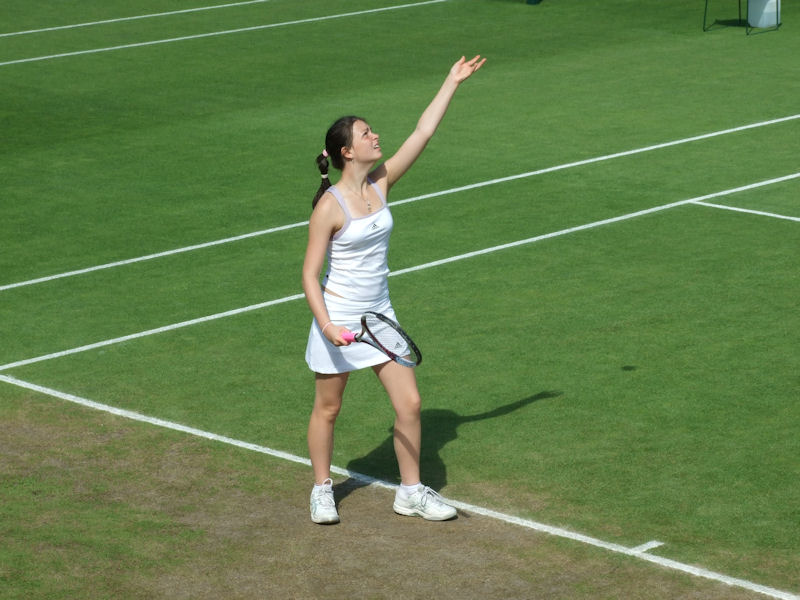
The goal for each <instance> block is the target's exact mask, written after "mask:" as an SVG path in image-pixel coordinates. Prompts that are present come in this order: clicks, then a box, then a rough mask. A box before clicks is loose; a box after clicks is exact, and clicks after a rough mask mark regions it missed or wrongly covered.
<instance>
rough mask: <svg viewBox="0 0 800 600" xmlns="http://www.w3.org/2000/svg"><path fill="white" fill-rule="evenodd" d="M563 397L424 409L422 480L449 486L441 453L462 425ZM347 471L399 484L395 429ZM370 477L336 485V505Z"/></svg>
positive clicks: (540, 396)
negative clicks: (479, 407)
mask: <svg viewBox="0 0 800 600" xmlns="http://www.w3.org/2000/svg"><path fill="white" fill-rule="evenodd" d="M561 394H562V392H555V391H545V392H539V393H538V394H534V395H533V396H528V397H527V398H523V399H522V400H517V401H516V402H511V403H510V404H506V405H504V406H499V407H497V408H494V409H492V410H489V411H486V412H482V413H478V414H474V415H459V414H458V413H456V412H455V411H452V410H447V409H426V410H423V411H422V414H421V418H422V454H421V456H420V468H421V471H422V481H423V482H424V483H425V485H428V486H430V487H432V488H433V489H435V490H439V489H441V488H443V487H444V486H445V485H446V484H447V467H446V465H445V464H444V461H443V460H442V458H441V456H440V451H441V450H442V448H444V447H445V446H446V445H447V443H448V442H451V441H452V440H455V439H456V438H458V428H459V427H460V426H461V425H465V424H467V423H475V422H478V421H486V420H488V419H496V418H499V417H503V416H506V415H509V414H511V413H513V412H516V411H518V410H520V409H521V408H524V407H526V406H528V405H529V404H533V403H534V402H538V401H539V400H546V399H548V398H557V397H558V396H561ZM347 470H348V471H351V472H353V473H354V474H355V473H358V474H364V475H367V476H368V478H374V479H380V480H382V481H388V482H390V483H400V482H399V478H398V473H397V459H396V458H395V454H394V440H393V437H392V429H391V428H390V429H389V435H388V436H387V438H386V439H385V440H384V441H383V442H382V443H381V445H380V446H378V447H377V448H375V449H374V450H372V451H371V452H370V453H369V454H367V455H365V456H362V457H361V458H356V459H353V460H351V461H350V462H349V463H348V464H347ZM368 478H359V477H357V476H354V477H349V478H348V479H347V480H345V481H343V482H341V483H338V484H336V485H335V486H334V490H335V497H336V501H337V503H338V502H339V501H340V500H342V499H343V498H345V497H347V496H348V495H349V494H351V493H352V492H353V491H355V490H357V489H359V488H362V487H366V486H367V485H369V484H370V481H369V480H368Z"/></svg>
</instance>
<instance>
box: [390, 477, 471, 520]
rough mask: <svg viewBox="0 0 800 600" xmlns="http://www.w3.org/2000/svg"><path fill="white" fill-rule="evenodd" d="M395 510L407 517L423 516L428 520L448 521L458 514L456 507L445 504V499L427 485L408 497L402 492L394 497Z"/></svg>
mask: <svg viewBox="0 0 800 600" xmlns="http://www.w3.org/2000/svg"><path fill="white" fill-rule="evenodd" d="M393 508H394V512H396V513H397V514H399V515H405V516H407V517H422V518H423V519H427V520H428V521H447V520H448V519H452V518H453V517H455V516H456V509H455V508H453V507H452V506H450V505H449V504H445V502H444V499H443V498H442V497H441V496H440V495H439V494H437V493H436V492H434V491H433V490H432V489H431V488H429V487H428V486H425V485H420V486H419V488H417V491H416V492H414V493H413V494H411V495H410V496H408V497H404V495H401V494H400V490H398V492H397V493H396V494H395V497H394V506H393Z"/></svg>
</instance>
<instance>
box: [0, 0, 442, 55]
mask: <svg viewBox="0 0 800 600" xmlns="http://www.w3.org/2000/svg"><path fill="white" fill-rule="evenodd" d="M441 2H447V0H425V2H416V3H414V4H400V5H397V6H384V7H381V8H371V9H368V10H359V11H354V12H349V13H339V14H336V15H327V16H324V17H311V18H308V19H297V20H294V21H284V22H283V23H269V24H267V25H254V26H252V27H241V28H239V29H228V30H225V31H212V32H211V33H198V34H195V35H184V36H181V37H176V38H168V39H164V40H152V41H149V42H137V43H134V44H122V45H120V46H110V47H108V48H93V49H91V50H77V51H75V52H63V53H61V54H50V55H47V56H34V57H31V58H20V59H17V60H9V61H5V62H0V67H5V66H7V65H18V64H21V63H29V62H39V61H43V60H52V59H54V58H66V57H68V56H81V55H84V54H98V53H101V52H113V51H115V50H126V49H128V48H142V47H145V46H156V45H158V44H171V43H173V42H185V41H187V40H199V39H202V38H209V37H217V36H222V35H232V34H235V33H246V32H250V31H261V30H263V29H274V28H276V27H285V26H287V25H302V24H304V23H319V22H321V21H329V20H331V19H341V18H344V17H356V16H359V15H366V14H370V13H378V12H385V11H389V10H397V9H400V8H413V7H417V6H425V5H426V4H439V3H441Z"/></svg>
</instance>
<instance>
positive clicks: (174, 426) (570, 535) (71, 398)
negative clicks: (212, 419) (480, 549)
mask: <svg viewBox="0 0 800 600" xmlns="http://www.w3.org/2000/svg"><path fill="white" fill-rule="evenodd" d="M0 381H4V382H6V383H9V384H11V385H15V386H17V387H21V388H24V389H27V390H30V391H34V392H38V393H41V394H44V395H47V396H51V397H53V398H58V399H60V400H66V401H67V402H72V403H74V404H78V405H81V406H84V407H86V408H91V409H94V410H98V411H101V412H106V413H110V414H113V415H116V416H119V417H123V418H125V419H131V420H133V421H139V422H141V423H147V424H150V425H155V426H157V427H163V428H165V429H171V430H173V431H179V432H181V433H186V434H189V435H193V436H196V437H200V438H204V439H207V440H211V441H215V442H221V443H223V444H228V445H231V446H235V447H237V448H242V449H245V450H251V451H253V452H259V453H261V454H267V455H269V456H274V457H276V458H280V459H283V460H288V461H291V462H295V463H299V464H302V465H306V466H311V461H310V460H309V459H307V458H303V457H301V456H297V455H295V454H290V453H288V452H283V451H281V450H274V449H272V448H267V447H265V446H259V445H257V444H251V443H249V442H243V441H240V440H236V439H233V438H230V437H226V436H222V435H217V434H215V433H210V432H208V431H203V430H201V429H195V428H194V427H188V426H186V425H180V424H179V423H173V422H171V421H165V420H163V419H158V418H155V417H148V416H146V415H143V414H141V413H137V412H133V411H130V410H125V409H121V408H116V407H114V406H109V405H107V404H101V403H99V402H94V401H93V400H88V399H86V398H81V397H80V396H75V395H73V394H67V393H65V392H59V391H58V390H54V389H52V388H47V387H44V386H40V385H36V384H34V383H29V382H27V381H23V380H21V379H17V378H16V377H9V376H8V375H0ZM331 471H332V472H333V473H336V474H337V475H342V476H346V477H352V478H353V479H357V480H359V481H363V482H365V483H368V484H370V485H375V486H378V487H382V488H387V489H392V490H393V489H396V488H397V486H396V485H395V484H392V483H389V482H387V481H383V480H380V479H376V478H374V477H370V476H368V475H364V474H362V473H357V472H355V471H349V470H347V469H342V468H340V467H336V466H333V465H332V466H331ZM447 501H448V502H449V503H450V504H452V505H453V506H454V507H456V508H459V509H461V510H464V511H467V512H471V513H474V514H478V515H482V516H485V517H489V518H492V519H495V520H498V521H503V522H505V523H509V524H511V525H518V526H520V527H525V528H527V529H532V530H534V531H538V532H541V533H547V534H549V535H552V536H556V537H560V538H566V539H569V540H572V541H575V542H580V543H583V544H588V545H590V546H595V547H598V548H603V549H605V550H610V551H611V552H616V553H619V554H624V555H626V556H630V557H633V558H638V559H640V560H645V561H648V562H651V563H654V564H657V565H659V566H661V567H664V568H667V569H672V570H674V571H681V572H683V573H687V574H689V575H694V576H696V577H701V578H704V579H709V580H712V581H715V582H718V583H724V584H726V585H729V586H732V587H739V588H743V589H746V590H750V591H753V592H758V593H760V594H764V595H766V596H771V597H772V598H777V599H779V600H800V596H797V595H795V594H792V593H789V592H784V591H781V590H778V589H775V588H771V587H767V586H764V585H760V584H757V583H753V582H752V581H747V580H745V579H738V578H736V577H730V576H728V575H724V574H722V573H716V572H714V571H709V570H708V569H704V568H701V567H696V566H693V565H687V564H684V563H681V562H678V561H675V560H671V559H668V558H662V557H660V556H654V555H651V554H648V553H647V551H648V550H651V549H653V548H655V547H658V546H661V545H662V543H661V542H656V541H652V542H647V543H646V544H642V545H641V546H636V547H635V548H628V547H626V546H622V545H620V544H615V543H613V542H606V541H604V540H600V539H598V538H594V537H590V536H587V535H583V534H581V533H576V532H573V531H570V530H568V529H563V528H560V527H553V526H551V525H546V524H544V523H539V522H536V521H531V520H529V519H521V518H519V517H514V516H512V515H507V514H504V513H501V512H497V511H494V510H491V509H488V508H483V507H481V506H475V505H473V504H467V503H465V502H459V501H455V500H450V499H448V500H447Z"/></svg>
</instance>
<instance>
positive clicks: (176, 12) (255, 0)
mask: <svg viewBox="0 0 800 600" xmlns="http://www.w3.org/2000/svg"><path fill="white" fill-rule="evenodd" d="M269 1H270V0H247V1H245V2H234V3H232V4H217V5H215V6H201V7H199V8H185V9H183V10H172V11H169V12H161V13H152V14H149V15H138V16H136V17H119V18H117V19H105V20H103V21H92V22H90V23H75V24H73V25H57V26H55V27H44V28H42V29H29V30H28V31H13V32H11V33H0V38H2V37H12V36H15V35H28V34H30V33H45V32H47V31H59V30H62V29H77V28H78V27H92V26H93V25H106V24H108V23H121V22H123V21H136V20H138V19H152V18H154V17H167V16H169V15H180V14H184V13H193V12H200V11H203V10H214V9H217V8H231V7H234V6H244V5H245V4H261V3H264V2H269Z"/></svg>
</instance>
